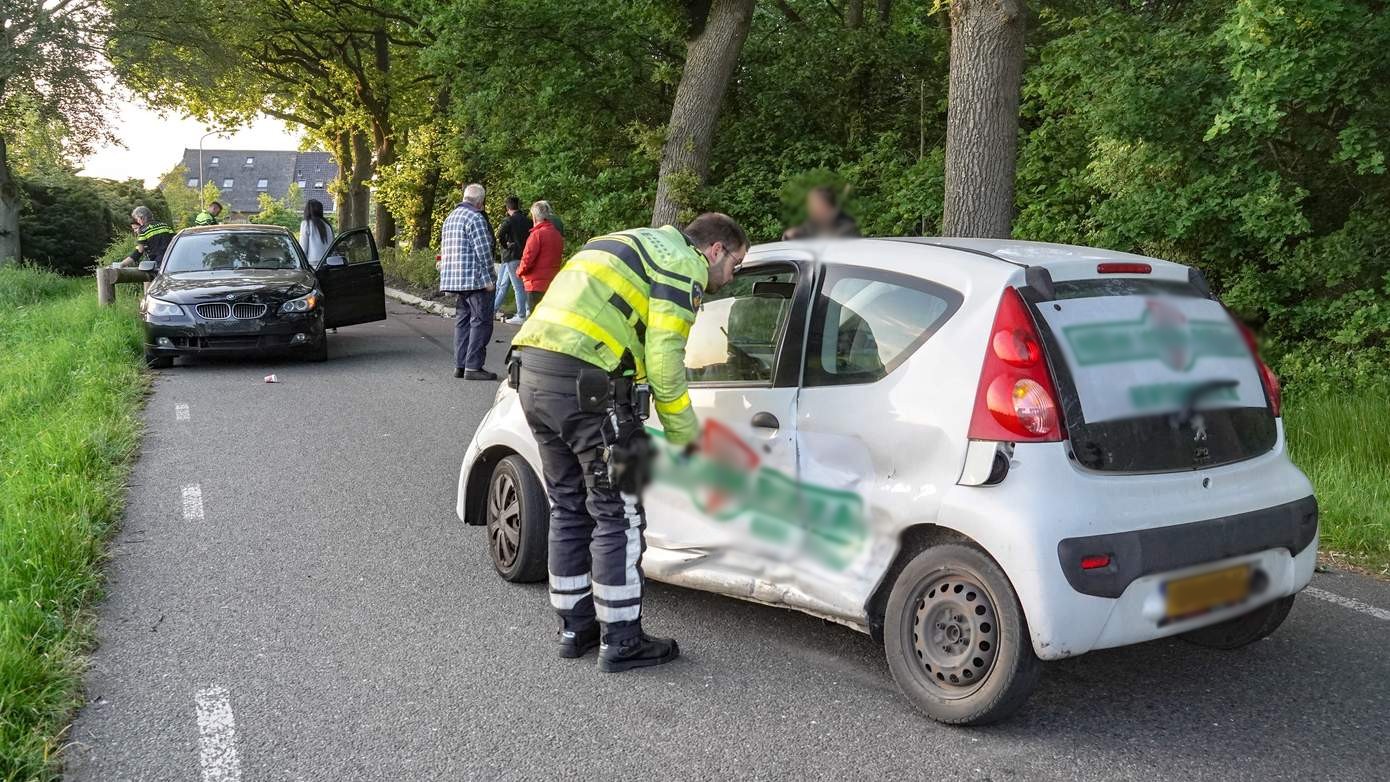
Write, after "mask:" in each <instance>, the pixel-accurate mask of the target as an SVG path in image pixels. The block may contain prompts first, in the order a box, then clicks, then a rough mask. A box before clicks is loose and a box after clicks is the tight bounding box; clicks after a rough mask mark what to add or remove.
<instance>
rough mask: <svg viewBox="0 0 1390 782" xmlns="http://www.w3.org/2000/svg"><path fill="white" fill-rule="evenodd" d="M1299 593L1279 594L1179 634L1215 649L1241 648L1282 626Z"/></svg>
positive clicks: (1186, 639)
mask: <svg viewBox="0 0 1390 782" xmlns="http://www.w3.org/2000/svg"><path fill="white" fill-rule="evenodd" d="M1294 597H1296V595H1289V596H1288V597H1284V598H1280V599H1278V600H1275V601H1274V602H1272V603H1266V604H1265V605H1262V606H1260V607H1259V608H1256V609H1255V610H1254V611H1251V612H1249V613H1246V614H1241V615H1240V616H1238V617H1236V618H1234V619H1227V620H1226V621H1224V622H1221V623H1220V624H1214V625H1211V626H1210V627H1199V628H1197V629H1196V630H1189V631H1188V632H1186V633H1183V634H1182V635H1181V636H1180V637H1181V638H1182V639H1183V640H1184V641H1188V642H1190V643H1194V644H1197V645H1198V646H1206V647H1210V648H1212V649H1239V648H1240V647H1242V646H1249V645H1250V644H1253V643H1255V642H1256V641H1258V640H1260V639H1261V638H1265V637H1267V636H1269V635H1270V634H1271V633H1273V632H1274V631H1275V630H1278V629H1279V625H1281V624H1283V623H1284V619H1285V617H1287V616H1288V615H1289V609H1291V608H1293V599H1294Z"/></svg>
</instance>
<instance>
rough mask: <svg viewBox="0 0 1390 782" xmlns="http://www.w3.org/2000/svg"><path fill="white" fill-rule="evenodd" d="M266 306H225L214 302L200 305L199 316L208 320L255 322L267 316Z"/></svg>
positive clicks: (242, 304) (243, 304) (239, 304)
mask: <svg viewBox="0 0 1390 782" xmlns="http://www.w3.org/2000/svg"><path fill="white" fill-rule="evenodd" d="M265 310H266V307H265V305H264V304H246V303H244V302H239V303H237V304H223V303H221V302H214V303H212V304H199V305H198V314H199V315H202V316H203V317H204V318H206V319H208V320H226V319H228V318H236V319H237V320H255V319H256V318H259V317H260V316H262V315H264V314H265Z"/></svg>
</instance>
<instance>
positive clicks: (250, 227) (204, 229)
mask: <svg viewBox="0 0 1390 782" xmlns="http://www.w3.org/2000/svg"><path fill="white" fill-rule="evenodd" d="M289 232H290V231H289V229H288V228H285V227H284V226H280V225H259V224H257V223H225V224H219V225H195V226H193V227H191V228H185V229H183V230H182V231H179V233H181V234H215V233H248V234H255V233H259V234H287V233H289Z"/></svg>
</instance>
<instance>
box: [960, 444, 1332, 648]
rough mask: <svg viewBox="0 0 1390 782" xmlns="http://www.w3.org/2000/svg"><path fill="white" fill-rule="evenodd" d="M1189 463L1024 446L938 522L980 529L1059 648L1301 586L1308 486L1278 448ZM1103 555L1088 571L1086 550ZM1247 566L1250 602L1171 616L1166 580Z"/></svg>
mask: <svg viewBox="0 0 1390 782" xmlns="http://www.w3.org/2000/svg"><path fill="white" fill-rule="evenodd" d="M1280 434H1281V436H1280V440H1279V442H1278V444H1277V445H1276V447H1275V448H1274V449H1273V450H1272V451H1270V452H1269V453H1267V454H1264V455H1262V456H1260V457H1257V458H1255V459H1250V460H1247V461H1244V462H1239V463H1236V464H1230V465H1223V466H1221V467H1214V468H1210V469H1206V470H1198V471H1191V472H1183V473H1166V474H1150V475H1099V474H1096V473H1092V472H1087V471H1085V470H1082V469H1080V468H1078V467H1076V466H1075V465H1074V464H1073V463H1072V462H1071V461H1070V460H1069V458H1068V456H1067V453H1066V451H1065V448H1064V446H1063V444H1061V443H1039V444H1029V445H1026V446H1024V445H1020V446H1019V447H1018V448H1017V449H1016V450H1015V452H1014V456H1013V460H1012V467H1011V469H1010V471H1009V474H1008V476H1007V477H1006V478H1005V479H1004V481H1003V482H1002V483H1000V484H999V485H997V486H955V487H952V489H951V490H950V491H948V493H947V495H946V496H945V497H944V498H943V504H942V509H941V512H940V517H939V518H940V523H942V524H943V525H945V526H947V527H950V528H952V529H955V530H958V531H960V532H961V533H963V534H965V535H968V536H970V537H971V538H972V539H974V540H975V541H977V542H978V543H979V544H980V545H981V546H983V547H984V548H985V550H986V551H987V552H988V553H989V554H990V556H992V557H993V558H994V559H995V560H996V561H997V562H998V563H999V564H1000V566H1001V567H1003V569H1004V572H1005V573H1006V574H1007V575H1008V577H1009V579H1010V581H1011V582H1012V585H1013V587H1014V591H1015V592H1016V593H1017V594H1018V598H1019V602H1020V603H1021V604H1022V606H1023V609H1024V615H1025V616H1026V618H1027V620H1028V629H1029V632H1030V634H1031V635H1032V640H1033V649H1034V651H1035V652H1036V653H1037V654H1038V656H1039V657H1041V658H1043V659H1058V658H1062V657H1069V656H1073V655H1077V654H1082V653H1084V652H1087V651H1091V650H1093V649H1101V648H1106V647H1112V646H1122V645H1126V644H1132V643H1140V642H1143V641H1149V640H1153V639H1156V638H1163V637H1165V636H1170V635H1174V634H1177V633H1182V632H1186V631H1188V630H1192V629H1195V628H1198V627H1203V626H1206V625H1210V624H1215V623H1218V622H1221V621H1225V620H1226V619H1229V618H1232V617H1234V616H1237V615H1239V614H1242V613H1244V612H1247V611H1249V610H1251V609H1253V608H1256V607H1258V606H1260V605H1261V604H1263V603H1267V602H1270V601H1272V600H1276V599H1278V598H1281V597H1284V596H1287V595H1290V594H1293V593H1295V592H1297V591H1298V590H1300V589H1302V588H1303V587H1304V586H1305V585H1307V583H1308V581H1309V580H1310V579H1311V578H1312V574H1313V567H1314V565H1315V564H1316V562H1317V548H1318V546H1317V505H1316V501H1315V500H1314V499H1313V491H1312V486H1311V485H1310V484H1309V482H1308V480H1307V478H1306V477H1305V476H1304V475H1303V473H1302V472H1300V471H1299V470H1298V468H1297V467H1295V466H1294V465H1293V463H1292V462H1290V461H1289V459H1288V457H1287V456H1286V455H1285V453H1284V450H1283V439H1282V432H1281V433H1280ZM1092 555H1107V556H1109V557H1110V558H1111V561H1110V563H1109V564H1107V565H1106V566H1105V567H1103V568H1099V569H1097V570H1096V571H1082V570H1081V568H1080V561H1081V558H1082V557H1085V556H1092ZM1243 565H1248V566H1249V567H1250V568H1251V573H1252V574H1255V573H1257V572H1258V573H1259V576H1258V580H1259V582H1260V583H1259V585H1258V586H1259V587H1260V588H1258V589H1254V590H1252V592H1251V594H1250V595H1249V597H1248V598H1246V599H1245V600H1244V601H1242V602H1240V603H1238V604H1234V605H1225V606H1223V607H1219V608H1215V609H1213V610H1210V611H1207V612H1206V613H1202V614H1200V615H1192V616H1183V617H1178V618H1169V617H1168V616H1167V611H1166V603H1165V597H1164V595H1165V590H1166V589H1167V585H1168V584H1170V583H1171V582H1172V581H1175V580H1178V579H1182V578H1186V577H1189V576H1195V575H1201V574H1203V573H1208V572H1214V571H1219V570H1221V569H1223V568H1227V567H1236V566H1243Z"/></svg>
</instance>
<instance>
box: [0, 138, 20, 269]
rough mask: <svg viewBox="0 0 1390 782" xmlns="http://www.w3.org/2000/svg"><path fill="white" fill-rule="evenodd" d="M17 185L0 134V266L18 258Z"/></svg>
mask: <svg viewBox="0 0 1390 782" xmlns="http://www.w3.org/2000/svg"><path fill="white" fill-rule="evenodd" d="M19 252H20V246H19V187H18V186H17V185H16V184H15V181H14V178H13V177H11V176H10V159H9V156H8V154H7V151H6V149H5V137H4V136H0V266H3V265H5V264H6V263H10V262H13V261H18V260H19V259H20V255H19Z"/></svg>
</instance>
